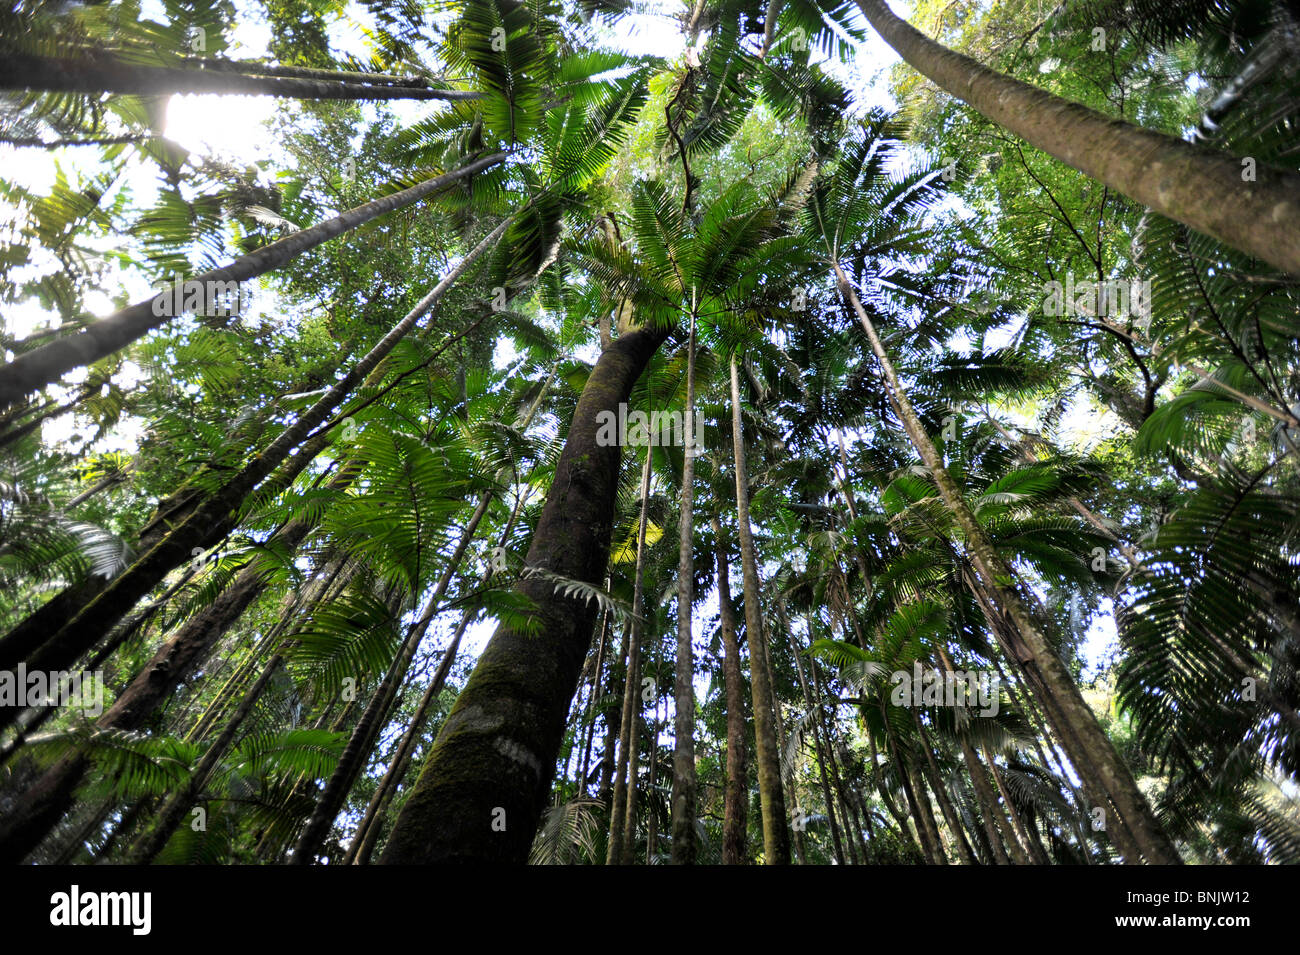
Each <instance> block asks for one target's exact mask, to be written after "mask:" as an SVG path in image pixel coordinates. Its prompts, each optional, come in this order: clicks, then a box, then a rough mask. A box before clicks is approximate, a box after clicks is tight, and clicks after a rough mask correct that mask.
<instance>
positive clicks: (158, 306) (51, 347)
mask: <svg viewBox="0 0 1300 955" xmlns="http://www.w3.org/2000/svg"><path fill="white" fill-rule="evenodd" d="M507 155H508V154H507V153H504V152H498V153H493V154H492V155H490V156H484V157H483V158H482V159H476V160H475V161H474V162H471V163H469V164H468V165H466V166H462V167H461V168H460V169H457V170H456V171H454V172H449V173H447V174H446V175H442V176H435V177H433V178H432V179H426V180H425V181H424V182H421V183H419V184H417V185H414V186H411V187H410V188H409V189H403V190H402V191H401V192H395V193H393V194H392V195H391V196H385V197H384V198H382V199H375V200H373V201H371V202H367V203H366V204H365V205H361V206H357V207H356V208H355V209H349V210H348V211H347V212H344V213H341V214H339V215H337V216H335V217H334V218H333V219H328V220H326V221H325V222H321V223H319V224H317V225H314V226H312V227H311V228H309V229H303V230H302V231H301V232H295V233H294V234H293V235H289V236H285V237H284V238H283V239H280V240H279V241H277V242H272V243H271V244H270V245H267V246H263V247H262V248H260V249H258V250H257V251H256V252H250V253H249V254H248V255H244V256H240V257H239V258H237V259H235V261H233V262H231V263H230V264H229V265H223V266H222V267H221V268H219V269H213V270H211V271H209V272H203V273H200V274H199V275H195V276H194V277H193V278H191V279H190V280H189V282H190V283H201V285H193V284H191V285H187V286H186V288H198V287H201V288H203V289H205V290H206V289H209V288H212V287H214V286H213V284H210V283H222V284H220V285H217V286H216V287H218V288H221V287H228V286H226V285H225V283H231V282H234V283H238V282H244V281H247V280H248V279H252V278H256V277H257V276H259V275H263V274H265V273H267V272H271V271H274V270H275V269H278V268H282V267H283V266H285V265H286V264H288V263H289V262H290V261H292V260H293V259H294V258H295V257H296V256H298V255H299V254H300V253H302V252H305V251H306V250H307V249H311V248H315V247H316V246H318V245H320V244H321V243H322V242H326V241H328V240H330V239H333V238H334V237H335V236H339V235H342V234H343V233H344V232H348V231H350V230H352V229H355V228H356V227H357V226H360V225H364V224H365V223H367V222H370V221H371V220H372V219H376V218H378V217H379V216H381V215H384V214H385V213H387V212H392V211H393V210H394V209H401V208H403V207H405V206H409V205H411V204H412V203H414V202H418V201H419V200H420V199H423V198H424V197H425V196H428V195H430V194H432V193H435V192H438V191H439V190H441V189H446V188H447V187H449V186H452V185H454V184H456V183H457V182H460V181H461V180H463V179H466V178H468V177H469V176H472V175H473V174H474V173H476V172H481V171H482V170H484V169H488V168H490V167H492V166H495V165H497V164H498V163H500V162H502V161H503V160H505V158H506V156H507ZM175 297H176V296H175V295H174V290H173V289H166V290H163V291H160V292H158V293H157V294H155V295H153V296H152V297H150V298H148V299H146V300H145V301H143V302H137V303H136V304H135V305H129V306H127V307H126V308H124V309H121V310H120V311H117V312H114V313H113V314H112V315H109V316H107V317H105V318H101V319H99V320H98V321H95V322H92V323H91V324H90V325H88V326H86V327H85V328H84V329H82V330H81V331H79V332H77V333H76V334H75V335H69V336H67V337H66V338H59V339H56V340H54V341H52V342H49V343H48V344H45V345H41V346H40V347H38V348H33V349H32V350H31V351H29V352H25V353H24V354H21V355H19V356H18V357H17V358H15V359H14V360H13V361H11V362H9V363H8V364H7V365H3V366H0V408H5V407H8V406H9V405H11V404H15V403H17V402H18V401H21V400H22V398H23V396H24V395H26V394H27V393H28V392H32V391H35V390H36V389H38V388H41V387H43V386H45V385H48V384H52V383H53V382H56V381H58V380H59V379H60V378H61V377H62V376H63V375H64V374H65V373H66V372H69V371H72V370H73V369H74V368H80V367H81V366H82V365H89V364H90V363H91V362H95V361H98V360H99V359H101V358H103V357H105V356H107V355H111V354H112V353H113V352H115V351H117V350H119V349H121V348H125V347H126V346H127V345H129V344H130V343H131V342H133V341H135V340H136V339H138V338H142V337H143V336H144V335H146V334H148V333H149V332H151V331H153V330H154V329H155V328H159V327H160V326H162V325H166V324H167V323H168V322H169V321H171V320H173V319H174V318H175V317H176V315H177V313H178V309H177V308H175V307H173V306H175V305H176V304H177V303H175V302H170V301H168V299H169V298H175ZM159 312H161V313H162V314H158V313H159ZM411 324H414V320H412V323H411Z"/></svg>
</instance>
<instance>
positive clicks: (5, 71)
mask: <svg viewBox="0 0 1300 955" xmlns="http://www.w3.org/2000/svg"><path fill="white" fill-rule="evenodd" d="M271 69H274V68H271ZM342 75H344V76H346V74H342ZM362 75H364V74H357V76H358V77H359V76H362ZM0 89H8V90H42V91H46V92H52V93H132V94H135V95H138V96H168V95H172V94H187V93H210V94H216V95H219V96H282V97H292V98H294V99H323V100H390V99H416V100H427V99H436V100H472V99H478V98H480V97H481V95H482V94H481V93H476V92H473V91H467V90H432V89H428V88H424V87H412V86H392V85H388V84H382V85H376V84H372V83H368V82H340V81H339V80H325V79H316V78H312V79H307V78H301V77H284V76H252V75H249V74H247V73H236V72H233V71H227V70H222V69H184V68H178V67H171V66H141V65H137V64H135V63H126V62H123V61H121V60H115V59H113V58H111V57H107V56H103V55H102V54H98V55H97V54H96V53H93V52H86V53H83V54H81V55H79V56H77V57H76V58H75V59H72V58H63V59H59V58H54V57H47V56H35V55H32V54H30V53H19V52H15V51H12V50H11V51H7V52H6V53H5V56H4V59H3V60H0Z"/></svg>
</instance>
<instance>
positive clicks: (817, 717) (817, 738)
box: [777, 603, 844, 865]
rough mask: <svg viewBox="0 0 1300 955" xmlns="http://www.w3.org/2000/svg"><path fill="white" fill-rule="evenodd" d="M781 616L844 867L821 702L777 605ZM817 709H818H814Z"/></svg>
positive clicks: (834, 842) (837, 852)
mask: <svg viewBox="0 0 1300 955" xmlns="http://www.w3.org/2000/svg"><path fill="white" fill-rule="evenodd" d="M777 606H778V608H779V610H778V612H779V614H780V620H781V626H782V628H784V630H785V632H786V634H787V635H788V637H789V641H790V651H791V652H792V653H793V654H794V667H795V672H796V673H797V674H798V675H799V688H800V689H801V690H802V691H803V699H804V706H806V707H807V708H808V715H809V717H811V718H812V731H813V752H815V753H816V754H817V770H818V772H819V774H820V776H821V784H822V801H823V802H825V803H826V817H827V818H828V819H829V820H830V824H831V844H832V846H833V847H834V850H835V861H836V862H837V863H839V864H840V865H844V845H843V843H842V842H841V840H840V824H839V821H838V820H837V819H836V818H835V801H834V800H833V799H832V798H831V784H830V780H829V779H828V778H827V776H826V756H827V753H826V751H825V749H824V748H823V746H822V734H821V713H820V712H818V711H819V710H820V708H821V704H820V701H816V702H815V701H814V700H813V695H812V690H811V689H809V687H808V679H807V677H806V676H805V675H804V670H803V660H802V659H801V658H800V655H799V648H798V647H796V646H795V645H794V633H793V632H792V631H791V629H790V624H789V621H788V620H786V619H785V608H784V607H782V606H781V605H780V604H779V603H778V604H777ZM812 640H813V632H812V614H811V612H809V617H808V641H809V643H811V642H812ZM814 708H816V709H814Z"/></svg>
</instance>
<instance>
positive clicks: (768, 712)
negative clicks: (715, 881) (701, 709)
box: [731, 356, 790, 865]
mask: <svg viewBox="0 0 1300 955" xmlns="http://www.w3.org/2000/svg"><path fill="white" fill-rule="evenodd" d="M731 430H732V440H731V445H732V449H733V454H734V457H735V469H736V524H737V528H738V532H739V537H740V563H741V567H742V569H743V571H744V588H745V637H746V639H747V640H748V642H749V684H750V687H751V689H752V690H753V699H754V749H755V750H757V753H756V758H757V761H758V799H759V807H760V809H761V810H762V813H763V856H764V862H765V863H766V864H767V865H789V864H790V836H789V833H788V832H787V830H786V824H785V823H786V820H785V797H784V795H783V793H782V791H781V751H780V748H779V746H778V744H777V739H776V723H775V720H776V709H775V703H774V699H773V687H772V685H771V684H770V683H769V682H768V679H767V649H766V647H764V646H763V615H762V612H761V608H760V605H759V599H760V598H759V589H760V588H759V582H758V561H757V558H756V557H755V556H754V537H753V534H752V533H751V531H750V523H749V474H748V471H747V469H746V467H745V436H744V432H743V430H742V428H741V420H740V373H739V370H738V369H737V366H736V359H735V357H734V356H733V357H732V359H731Z"/></svg>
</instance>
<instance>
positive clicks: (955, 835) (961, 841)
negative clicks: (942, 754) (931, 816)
mask: <svg viewBox="0 0 1300 955" xmlns="http://www.w3.org/2000/svg"><path fill="white" fill-rule="evenodd" d="M912 719H913V721H914V722H915V723H916V732H917V735H918V736H919V738H920V741H921V752H922V753H923V754H924V756H925V762H924V763H923V764H922V766H921V775H922V777H923V778H924V777H925V776H926V775H927V770H928V775H929V778H930V788H931V789H932V790H934V798H935V800H936V801H937V802H938V803H939V811H940V812H941V813H942V814H943V818H944V821H945V822H947V823H948V829H949V830H950V831H951V832H952V841H953V842H954V843H956V845H957V854H958V855H959V856H960V857H961V861H962V863H963V864H965V865H975V864H976V861H975V852H974V850H972V849H971V847H970V843H969V842H967V841H966V833H965V831H964V830H963V829H962V825H961V817H960V816H958V815H957V810H956V808H955V807H954V806H953V804H952V800H951V799H949V798H948V791H947V789H946V788H945V787H944V785H943V774H942V773H941V772H940V771H939V763H938V762H937V761H936V760H935V758H934V753H933V752H932V751H931V747H930V741H929V739H927V738H926V735H925V727H924V725H923V724H922V723H921V714H920V712H919V711H917V710H916V709H913V710H912Z"/></svg>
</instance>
